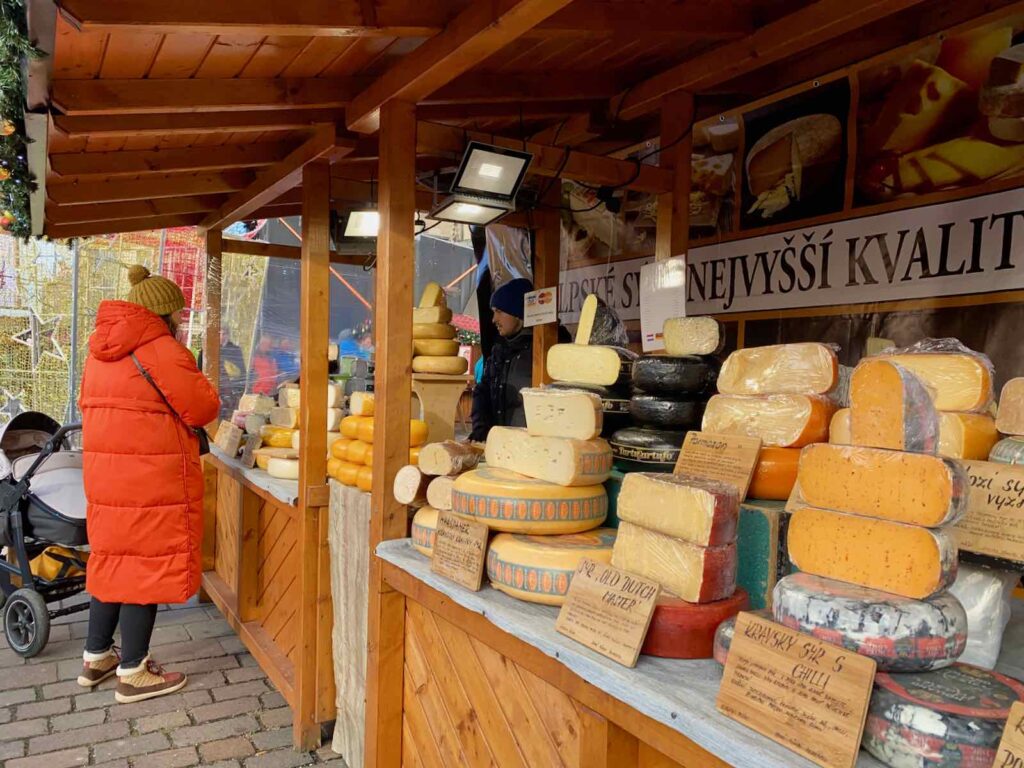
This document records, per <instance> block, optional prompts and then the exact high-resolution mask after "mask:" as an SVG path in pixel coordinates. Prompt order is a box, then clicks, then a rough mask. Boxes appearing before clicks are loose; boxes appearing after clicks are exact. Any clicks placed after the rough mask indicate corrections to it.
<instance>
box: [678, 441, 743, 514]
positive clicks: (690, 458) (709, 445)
mask: <svg viewBox="0 0 1024 768" xmlns="http://www.w3.org/2000/svg"><path fill="white" fill-rule="evenodd" d="M760 453H761V441H760V440H759V439H758V438H756V437H742V436H740V435H714V434H711V433H710V432H687V433H686V440H684V441H683V449H682V451H680V453H679V459H678V460H677V461H676V468H675V474H677V475H679V474H685V475H694V476H696V477H704V478H707V479H708V480H719V481H721V482H723V483H728V484H729V485H733V486H735V487H736V489H737V490H738V491H739V494H740V498H741V499H744V498H746V496H747V489H748V488H750V478H751V477H753V475H754V467H755V466H756V465H757V459H758V456H759V455H760Z"/></svg>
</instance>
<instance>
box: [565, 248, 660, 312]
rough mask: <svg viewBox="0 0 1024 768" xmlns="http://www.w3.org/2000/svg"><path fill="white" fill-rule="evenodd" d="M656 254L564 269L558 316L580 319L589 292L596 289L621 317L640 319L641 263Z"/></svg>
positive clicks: (651, 258) (595, 291)
mask: <svg viewBox="0 0 1024 768" xmlns="http://www.w3.org/2000/svg"><path fill="white" fill-rule="evenodd" d="M652 261H654V257H653V256H649V257H645V258H641V259H631V260H629V261H613V262H611V263H609V264H595V265H594V266H591V267H578V268H576V269H567V270H564V271H563V272H562V273H561V274H560V275H559V286H558V319H559V320H560V321H561V322H562V323H577V322H579V319H580V309H581V308H582V307H583V300H584V299H586V298H587V295H588V294H591V293H596V294H597V295H598V297H599V298H601V299H604V302H605V304H607V305H608V306H609V307H611V308H612V309H614V310H615V311H616V313H618V315H619V319H620V320H639V319H640V267H642V266H643V265H644V264H647V263H649V262H652Z"/></svg>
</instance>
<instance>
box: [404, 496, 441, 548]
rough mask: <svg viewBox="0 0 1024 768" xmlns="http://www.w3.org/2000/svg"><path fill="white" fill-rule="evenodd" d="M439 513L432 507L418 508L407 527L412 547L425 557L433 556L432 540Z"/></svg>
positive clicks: (435, 533)
mask: <svg viewBox="0 0 1024 768" xmlns="http://www.w3.org/2000/svg"><path fill="white" fill-rule="evenodd" d="M439 515H440V513H439V512H438V511H437V510H436V509H434V508H433V507H420V508H419V509H418V510H416V514H415V515H413V518H412V524H411V525H410V526H409V537H410V538H411V539H412V545H413V546H414V547H415V548H416V549H417V550H418V551H420V552H422V553H423V554H424V555H426V556H427V557H433V556H434V538H435V537H436V536H437V518H438V516H439Z"/></svg>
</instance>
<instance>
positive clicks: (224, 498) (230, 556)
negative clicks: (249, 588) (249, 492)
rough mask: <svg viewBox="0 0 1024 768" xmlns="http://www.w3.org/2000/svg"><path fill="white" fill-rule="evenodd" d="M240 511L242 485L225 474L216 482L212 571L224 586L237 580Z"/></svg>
mask: <svg viewBox="0 0 1024 768" xmlns="http://www.w3.org/2000/svg"><path fill="white" fill-rule="evenodd" d="M241 509H242V484H241V483H239V482H238V480H236V479H235V478H234V477H232V476H231V475H229V474H227V473H223V472H222V473H221V475H220V477H219V478H218V482H217V522H216V529H217V534H216V541H217V544H216V549H215V550H214V552H215V555H214V563H215V566H214V570H215V571H216V572H217V575H218V576H220V577H221V579H223V580H224V583H225V584H230V585H232V586H234V584H235V583H236V582H237V580H238V520H239V515H240V510H241Z"/></svg>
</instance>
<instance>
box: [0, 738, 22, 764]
mask: <svg viewBox="0 0 1024 768" xmlns="http://www.w3.org/2000/svg"><path fill="white" fill-rule="evenodd" d="M24 754H25V742H24V741H20V740H19V741H0V760H9V759H10V758H12V757H21V756H22V755H24Z"/></svg>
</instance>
